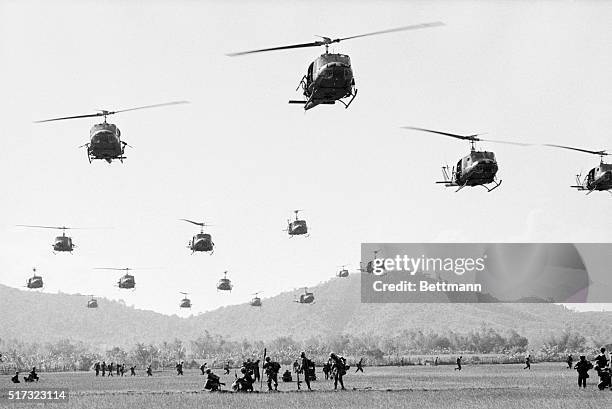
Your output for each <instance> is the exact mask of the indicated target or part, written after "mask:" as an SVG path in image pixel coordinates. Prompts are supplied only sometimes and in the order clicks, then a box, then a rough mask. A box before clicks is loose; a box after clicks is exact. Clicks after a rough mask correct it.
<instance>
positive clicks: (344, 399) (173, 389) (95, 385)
mask: <svg viewBox="0 0 612 409" xmlns="http://www.w3.org/2000/svg"><path fill="white" fill-rule="evenodd" d="M283 370H284V368H283ZM216 372H217V373H220V372H222V371H221V370H217V371H216ZM41 375H42V380H41V382H39V384H38V385H37V386H38V387H40V388H41V389H45V388H49V387H58V388H60V387H63V388H69V389H70V401H69V403H67V404H58V407H66V408H105V409H112V408H141V407H142V408H148V409H157V408H160V409H161V408H163V409H168V408H170V407H172V408H186V407H189V408H201V407H216V408H226V407H227V408H243V409H244V408H297V407H301V408H323V407H329V408H356V407H363V408H385V409H390V408H446V409H447V408H467V407H483V408H484V407H486V408H500V409H501V408H504V409H506V408H521V409H525V408H605V407H610V405H611V404H612V393H611V392H610V391H607V390H606V391H599V390H598V389H597V388H596V386H595V384H596V382H597V377H596V375H595V374H594V373H592V374H591V378H590V379H589V381H590V382H589V385H588V386H587V389H586V390H579V389H578V387H577V385H576V371H574V370H569V369H567V368H565V367H564V364H561V363H558V364H550V363H542V364H534V365H533V366H532V370H531V371H527V370H523V369H522V365H478V366H466V367H464V369H463V370H462V371H461V372H459V371H454V369H453V367H452V366H438V367H431V366H427V367H425V366H407V367H401V368H399V367H366V368H365V374H354V373H353V371H352V370H351V371H349V374H348V375H347V376H346V377H345V385H346V387H347V388H348V389H349V390H348V391H338V392H335V391H334V390H333V383H332V382H330V381H325V380H321V378H322V374H319V373H318V374H317V376H319V380H318V381H316V382H314V383H313V387H314V389H316V391H315V392H307V391H301V392H297V391H296V384H295V382H294V383H282V382H281V383H280V384H279V389H280V390H281V391H282V392H280V393H267V392H264V393H256V394H234V393H209V392H207V391H203V386H204V377H203V376H201V375H200V374H199V371H186V372H185V376H182V377H179V376H176V375H175V374H174V372H171V371H167V372H163V373H161V372H158V373H155V374H154V377H153V378H147V377H146V376H143V375H144V372H143V371H139V373H138V376H137V377H132V378H130V377H123V378H121V377H119V378H118V377H113V378H96V377H95V376H94V374H93V373H50V374H46V373H43V374H41ZM3 378H5V379H4V381H5V384H4V385H3V387H8V386H9V384H8V382H9V379H8V378H9V377H8V376H7V377H3ZM233 379H234V374H233V372H232V373H231V375H227V376H222V380H223V381H224V382H226V384H227V386H226V388H229V385H231V382H232V381H233ZM16 386H17V387H19V388H24V389H25V388H27V386H26V385H25V384H23V383H22V384H20V385H16ZM28 386H29V385H28ZM257 389H258V387H257V388H256V390H257ZM265 389H266V385H265V383H264V386H263V390H264V391H265ZM3 404H4V405H6V401H5V402H3ZM0 406H1V405H0ZM12 406H15V407H18V406H21V407H30V406H29V404H22V405H12Z"/></svg>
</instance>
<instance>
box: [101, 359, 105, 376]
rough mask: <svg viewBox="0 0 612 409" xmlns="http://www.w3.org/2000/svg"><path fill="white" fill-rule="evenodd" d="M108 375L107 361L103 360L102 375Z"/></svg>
mask: <svg viewBox="0 0 612 409" xmlns="http://www.w3.org/2000/svg"><path fill="white" fill-rule="evenodd" d="M104 376H106V361H102V377H104Z"/></svg>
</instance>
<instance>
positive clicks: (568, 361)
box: [567, 355, 574, 369]
mask: <svg viewBox="0 0 612 409" xmlns="http://www.w3.org/2000/svg"><path fill="white" fill-rule="evenodd" d="M572 363H574V358H573V357H572V355H568V356H567V367H568V369H572Z"/></svg>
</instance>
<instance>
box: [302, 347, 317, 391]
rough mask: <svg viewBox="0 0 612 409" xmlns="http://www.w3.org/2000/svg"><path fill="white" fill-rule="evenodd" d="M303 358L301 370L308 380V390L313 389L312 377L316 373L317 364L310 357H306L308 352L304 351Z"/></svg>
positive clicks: (306, 380) (305, 379)
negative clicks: (311, 385)
mask: <svg viewBox="0 0 612 409" xmlns="http://www.w3.org/2000/svg"><path fill="white" fill-rule="evenodd" d="M300 357H301V358H302V365H301V366H300V370H301V372H303V373H304V381H305V382H306V386H307V387H308V390H309V391H311V390H312V388H311V387H310V380H311V379H312V375H313V374H314V370H315V364H314V362H312V361H311V360H310V359H308V358H306V353H305V352H302V353H301V354H300Z"/></svg>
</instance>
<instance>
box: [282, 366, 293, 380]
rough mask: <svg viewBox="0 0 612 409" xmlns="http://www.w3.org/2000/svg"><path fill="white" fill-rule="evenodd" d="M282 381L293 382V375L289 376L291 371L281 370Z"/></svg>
mask: <svg viewBox="0 0 612 409" xmlns="http://www.w3.org/2000/svg"><path fill="white" fill-rule="evenodd" d="M283 382H293V376H291V371H290V370H289V369H287V370H286V371H285V372H283Z"/></svg>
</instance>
